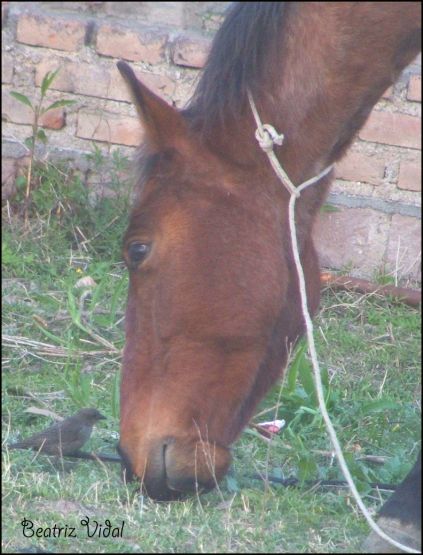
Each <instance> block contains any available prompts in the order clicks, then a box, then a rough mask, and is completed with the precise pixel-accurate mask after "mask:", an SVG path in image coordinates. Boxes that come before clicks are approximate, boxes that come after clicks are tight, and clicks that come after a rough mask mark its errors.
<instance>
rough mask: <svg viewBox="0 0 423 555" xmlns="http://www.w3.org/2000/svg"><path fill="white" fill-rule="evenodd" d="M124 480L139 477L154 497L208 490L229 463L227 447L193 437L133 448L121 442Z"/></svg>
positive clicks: (170, 497) (160, 498)
mask: <svg viewBox="0 0 423 555" xmlns="http://www.w3.org/2000/svg"><path fill="white" fill-rule="evenodd" d="M119 451H120V453H121V455H122V459H123V461H124V466H125V470H126V479H127V480H139V481H140V483H141V487H142V490H143V491H144V492H145V493H146V494H147V495H148V496H149V497H151V498H152V499H154V500H156V501H172V500H177V499H182V498H184V497H186V496H187V495H191V494H196V493H204V492H207V491H210V490H211V489H213V488H214V487H216V485H217V484H218V482H219V481H220V480H221V479H222V478H223V476H224V475H225V474H226V472H227V470H228V468H229V465H230V463H231V455H230V451H229V449H228V448H226V447H223V446H221V445H218V444H216V443H213V442H208V441H199V440H198V439H192V438H165V439H162V440H156V441H154V442H150V443H149V446H148V448H147V449H146V450H145V451H144V450H140V449H138V450H137V451H136V452H134V451H132V450H131V449H129V448H127V447H126V448H125V446H123V445H122V444H121V445H120V447H119Z"/></svg>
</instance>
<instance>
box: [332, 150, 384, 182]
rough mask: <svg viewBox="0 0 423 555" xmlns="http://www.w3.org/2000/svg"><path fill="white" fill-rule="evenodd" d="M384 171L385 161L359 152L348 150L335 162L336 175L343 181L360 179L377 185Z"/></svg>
mask: <svg viewBox="0 0 423 555" xmlns="http://www.w3.org/2000/svg"><path fill="white" fill-rule="evenodd" d="M384 171H385V162H384V161H383V160H380V159H379V158H376V157H375V156H367V155H365V154H362V153H361V152H352V151H350V152H348V153H347V155H346V156H345V157H344V158H342V160H341V161H339V162H338V163H337V164H336V169H335V173H336V177H338V178H340V179H344V180H345V181H362V182H364V183H372V184H373V185H379V184H380V183H381V182H382V179H383V175H384Z"/></svg>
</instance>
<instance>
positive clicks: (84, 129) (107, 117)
mask: <svg viewBox="0 0 423 555" xmlns="http://www.w3.org/2000/svg"><path fill="white" fill-rule="evenodd" d="M76 135H77V136H78V137H80V138H82V139H89V140H95V141H103V142H106V143H114V144H120V145H127V146H138V145H139V144H140V143H141V142H142V127H141V123H140V121H139V119H138V118H130V117H124V116H116V115H112V114H102V115H99V114H98V113H92V112H87V111H85V110H80V111H79V113H78V125H77V130H76Z"/></svg>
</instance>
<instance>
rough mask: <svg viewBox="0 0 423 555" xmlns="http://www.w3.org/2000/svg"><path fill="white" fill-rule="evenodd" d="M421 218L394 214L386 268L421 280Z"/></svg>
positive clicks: (402, 275)
mask: <svg viewBox="0 0 423 555" xmlns="http://www.w3.org/2000/svg"><path fill="white" fill-rule="evenodd" d="M421 227H422V226H421V220H420V219H418V218H412V217H411V216H402V215H400V214H394V215H393V216H392V221H391V227H390V229H389V235H388V246H387V249H386V254H385V260H386V264H387V269H388V270H389V271H391V272H393V273H396V274H398V277H401V278H413V279H417V280H419V281H420V280H421V232H422V229H421Z"/></svg>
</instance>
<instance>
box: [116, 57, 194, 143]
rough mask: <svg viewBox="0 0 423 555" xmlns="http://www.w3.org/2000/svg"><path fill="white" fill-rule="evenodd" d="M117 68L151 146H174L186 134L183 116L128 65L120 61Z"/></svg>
mask: <svg viewBox="0 0 423 555" xmlns="http://www.w3.org/2000/svg"><path fill="white" fill-rule="evenodd" d="M117 67H118V69H119V71H120V72H121V74H122V76H123V77H124V79H125V81H126V83H127V84H128V87H129V90H130V92H131V95H132V98H133V101H134V104H135V106H136V108H137V111H138V113H139V116H140V118H141V122H142V124H143V127H144V131H145V133H146V140H147V142H148V143H149V145H150V146H151V147H152V148H154V149H161V148H164V147H166V146H173V145H174V143H175V140H176V138H177V137H178V136H181V135H182V134H183V133H184V132H185V125H184V121H183V118H182V116H181V115H180V114H179V112H178V111H177V110H176V109H175V108H173V107H172V106H170V105H169V104H167V102H165V101H164V100H162V99H161V98H160V97H159V96H157V95H156V94H154V93H153V92H151V91H150V89H148V88H147V87H146V86H145V85H143V84H142V83H141V81H139V79H138V78H137V77H136V75H135V73H134V71H133V70H132V68H131V67H130V66H129V65H128V64H127V63H125V62H122V61H120V62H118V64H117Z"/></svg>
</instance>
